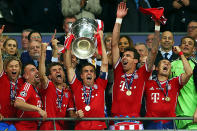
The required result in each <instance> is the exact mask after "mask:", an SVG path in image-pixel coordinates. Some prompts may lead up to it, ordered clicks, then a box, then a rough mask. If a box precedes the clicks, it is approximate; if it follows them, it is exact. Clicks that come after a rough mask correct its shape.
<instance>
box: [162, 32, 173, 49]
mask: <svg viewBox="0 0 197 131" xmlns="http://www.w3.org/2000/svg"><path fill="white" fill-rule="evenodd" d="M160 43H161V49H162V50H163V51H169V50H171V49H172V46H173V45H174V37H173V34H172V32H170V31H165V32H163V33H162V37H161V42H160Z"/></svg>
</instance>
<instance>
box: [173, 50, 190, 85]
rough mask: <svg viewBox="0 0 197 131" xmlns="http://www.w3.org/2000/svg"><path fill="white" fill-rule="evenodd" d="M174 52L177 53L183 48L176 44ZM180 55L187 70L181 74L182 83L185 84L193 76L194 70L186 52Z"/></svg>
mask: <svg viewBox="0 0 197 131" xmlns="http://www.w3.org/2000/svg"><path fill="white" fill-rule="evenodd" d="M174 52H175V53H176V54H178V53H180V52H181V49H180V48H179V47H178V46H174ZM180 57H181V60H182V63H183V67H184V70H185V73H183V74H182V75H181V84H182V85H185V84H186V83H187V82H188V81H189V79H190V77H191V76H192V74H193V70H192V68H191V66H190V64H189V62H188V60H187V59H186V58H185V56H184V54H182V55H181V56H180Z"/></svg>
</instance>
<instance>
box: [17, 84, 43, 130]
mask: <svg viewBox="0 0 197 131" xmlns="http://www.w3.org/2000/svg"><path fill="white" fill-rule="evenodd" d="M16 99H21V100H23V101H24V102H26V103H28V104H31V105H34V106H37V107H40V108H41V107H42V101H41V98H40V96H39V94H38V93H37V91H36V89H35V88H34V87H33V86H32V85H31V84H29V83H27V82H25V83H24V84H23V86H22V87H21V90H20V92H19V94H18V96H17V98H16ZM17 117H19V118H36V117H41V116H40V114H39V113H38V112H37V111H22V110H18V111H17ZM37 124H38V122H37V121H19V122H16V124H15V126H16V129H17V130H37Z"/></svg>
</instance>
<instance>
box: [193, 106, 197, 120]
mask: <svg viewBox="0 0 197 131" xmlns="http://www.w3.org/2000/svg"><path fill="white" fill-rule="evenodd" d="M193 117H194V122H195V123H196V122H197V108H196V110H195V112H194V116H193Z"/></svg>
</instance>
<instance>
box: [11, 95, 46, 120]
mask: <svg viewBox="0 0 197 131" xmlns="http://www.w3.org/2000/svg"><path fill="white" fill-rule="evenodd" d="M14 107H16V108H18V109H20V110H23V111H37V112H38V113H39V114H40V115H41V116H42V117H43V118H44V119H46V118H47V113H46V112H45V111H44V110H42V109H41V108H39V107H37V106H34V105H31V104H28V103H26V102H24V101H23V100H20V99H16V101H15V103H14Z"/></svg>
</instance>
